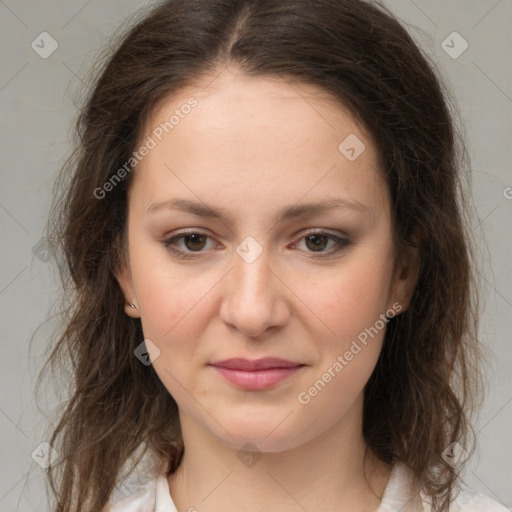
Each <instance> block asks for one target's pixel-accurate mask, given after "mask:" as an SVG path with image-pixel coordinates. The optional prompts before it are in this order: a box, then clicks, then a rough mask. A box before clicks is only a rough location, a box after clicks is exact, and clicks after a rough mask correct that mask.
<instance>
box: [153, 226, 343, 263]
mask: <svg viewBox="0 0 512 512" xmlns="http://www.w3.org/2000/svg"><path fill="white" fill-rule="evenodd" d="M208 239H210V240H211V237H209V236H208V235H206V234H203V233H200V232H197V231H191V232H186V233H181V234H177V235H174V236H172V237H171V238H169V239H167V240H164V241H163V242H162V244H163V246H164V247H165V248H166V249H167V250H169V251H171V252H172V253H174V254H175V255H176V256H177V257H178V258H193V257H194V254H193V253H198V255H199V253H201V252H204V251H203V249H204V248H205V246H206V245H207V240H208ZM178 241H182V242H183V244H182V246H181V247H179V245H180V244H179V243H178ZM301 242H304V243H305V246H306V248H307V249H308V251H307V252H311V253H316V254H314V256H313V257H324V256H330V255H332V254H334V253H336V252H338V251H340V250H341V249H343V248H344V247H346V246H347V245H349V240H347V239H344V238H340V237H337V236H335V235H332V234H330V233H324V232H311V233H309V234H306V235H305V236H303V237H302V238H300V239H299V241H298V242H297V243H295V244H294V246H298V245H299V244H300V243H301ZM329 242H331V243H332V244H333V245H334V247H332V246H331V250H327V246H328V245H329Z"/></svg>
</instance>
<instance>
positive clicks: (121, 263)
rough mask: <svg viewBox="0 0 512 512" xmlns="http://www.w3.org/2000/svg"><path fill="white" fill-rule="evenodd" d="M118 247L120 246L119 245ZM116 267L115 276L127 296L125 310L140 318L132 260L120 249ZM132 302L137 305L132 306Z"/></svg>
mask: <svg viewBox="0 0 512 512" xmlns="http://www.w3.org/2000/svg"><path fill="white" fill-rule="evenodd" d="M117 247H119V245H118V246H117ZM115 267H116V270H115V276H116V279H117V282H118V283H119V286H120V288H121V290H122V292H123V295H124V298H125V305H124V311H125V313H126V314H127V315H128V316H130V317H132V318H140V313H139V310H138V304H137V302H136V299H135V289H134V286H133V280H132V274H131V270H130V262H129V261H128V257H127V255H125V254H124V252H123V251H122V250H119V249H118V250H117V257H116V265H115ZM131 304H134V305H135V307H132V306H131Z"/></svg>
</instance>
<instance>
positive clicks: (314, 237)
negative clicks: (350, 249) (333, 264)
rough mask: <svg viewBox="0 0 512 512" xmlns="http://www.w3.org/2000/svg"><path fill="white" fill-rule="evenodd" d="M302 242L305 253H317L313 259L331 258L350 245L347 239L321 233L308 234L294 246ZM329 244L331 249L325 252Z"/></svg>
mask: <svg viewBox="0 0 512 512" xmlns="http://www.w3.org/2000/svg"><path fill="white" fill-rule="evenodd" d="M302 241H304V245H305V247H306V248H307V252H312V253H317V254H316V255H314V256H313V257H315V258H323V257H327V256H331V255H333V254H335V253H337V252H338V251H341V250H342V249H344V248H345V247H347V246H348V245H349V244H350V241H349V240H348V239H345V238H340V237H338V236H335V235H332V234H330V233H325V232H323V231H312V232H309V233H308V234H306V235H305V236H303V237H302V238H301V239H300V240H299V243H297V244H296V246H298V245H299V244H300V243H301V242H302ZM329 242H331V248H332V249H331V250H326V249H327V246H328V245H329Z"/></svg>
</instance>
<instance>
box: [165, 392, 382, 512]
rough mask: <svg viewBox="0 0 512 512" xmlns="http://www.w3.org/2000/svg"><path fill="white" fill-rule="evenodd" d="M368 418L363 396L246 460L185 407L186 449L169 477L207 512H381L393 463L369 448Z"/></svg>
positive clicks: (182, 500)
mask: <svg viewBox="0 0 512 512" xmlns="http://www.w3.org/2000/svg"><path fill="white" fill-rule="evenodd" d="M361 418H362V397H361V399H358V400H357V401H356V402H355V403H354V404H353V406H352V407H351V409H350V410H349V411H347V414H345V415H344V417H343V418H342V419H341V420H340V421H339V422H338V423H335V424H334V425H333V426H332V427H331V428H330V429H329V430H328V431H324V432H322V433H321V434H319V435H318V436H317V437H315V438H314V439H311V440H310V441H308V442H306V443H303V444H298V445H297V446H296V447H294V448H291V449H287V450H285V451H272V452H270V451H267V452H264V453H259V452H255V453H254V454H252V455H253V457H254V458H253V459H251V458H243V460H240V458H239V457H240V450H239V449H238V448H236V447H232V446H229V445H228V444H226V443H225V442H223V441H221V440H219V439H218V438H217V437H215V436H213V435H212V434H211V433H210V432H209V431H207V430H205V429H204V428H203V427H202V426H200V425H199V424H197V423H196V422H195V421H194V420H193V419H192V418H190V417H189V416H187V415H185V414H182V412H181V411H180V421H181V425H182V432H183V440H184V444H185V452H184V455H183V460H182V461H181V464H180V466H179V467H178V469H177V470H176V471H175V472H174V473H172V474H171V475H169V477H168V482H169V489H170V492H171V496H172V498H173V501H174V502H175V504H176V506H177V508H178V509H179V510H187V511H188V510H196V509H197V510H201V512H210V511H218V510H223V511H224V512H231V511H235V510H237V511H239V510H247V511H260V510H265V509H267V510H280V511H282V512H292V511H293V512H296V511H297V510H300V509H303V510H307V511H308V512H320V511H322V512H334V511H336V512H345V511H347V512H348V511H350V512H363V511H365V512H375V510H377V508H378V506H379V505H380V500H381V498H382V495H383V492H384V489H385V487H386V484H387V482H388V479H389V474H390V469H391V468H390V467H389V466H388V465H387V464H385V463H383V462H382V461H380V460H379V459H378V458H377V457H376V456H375V455H374V454H373V452H372V451H371V450H370V449H368V447H367V445H366V443H365V441H364V438H363V436H362V420H361ZM244 454H247V452H244ZM248 455H251V454H248Z"/></svg>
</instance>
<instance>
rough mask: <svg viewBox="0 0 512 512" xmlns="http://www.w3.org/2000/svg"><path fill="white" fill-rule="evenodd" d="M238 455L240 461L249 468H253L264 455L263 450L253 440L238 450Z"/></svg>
mask: <svg viewBox="0 0 512 512" xmlns="http://www.w3.org/2000/svg"><path fill="white" fill-rule="evenodd" d="M236 456H237V457H238V459H239V460H240V462H241V463H242V464H243V465H244V466H247V467H248V468H252V467H253V466H254V465H255V464H256V463H257V462H258V461H259V460H260V459H261V457H262V455H261V452H260V451H259V450H258V448H257V447H256V446H255V445H254V444H253V443H251V442H249V443H246V444H244V446H243V447H242V448H241V449H240V450H238V453H237V455H236Z"/></svg>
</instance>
